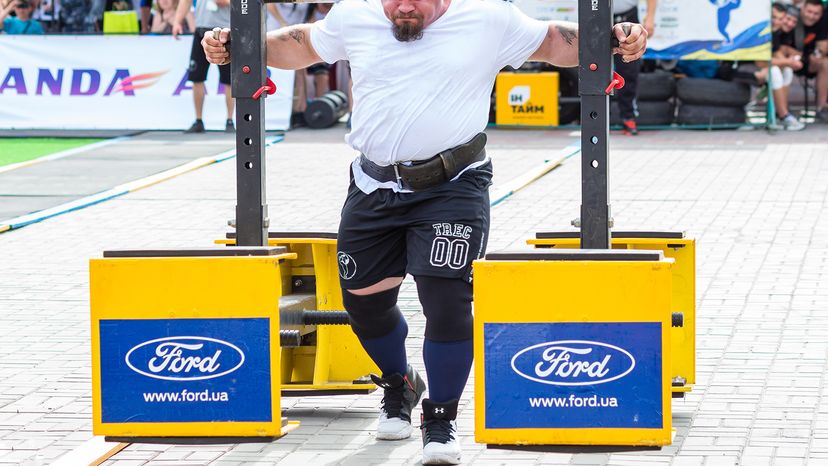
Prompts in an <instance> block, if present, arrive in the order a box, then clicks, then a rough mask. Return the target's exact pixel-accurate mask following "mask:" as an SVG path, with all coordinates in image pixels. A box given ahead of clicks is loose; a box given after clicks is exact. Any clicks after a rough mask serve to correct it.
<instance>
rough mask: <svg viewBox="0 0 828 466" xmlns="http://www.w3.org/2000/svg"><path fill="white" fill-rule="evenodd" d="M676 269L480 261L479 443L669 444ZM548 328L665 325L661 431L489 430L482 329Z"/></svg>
mask: <svg viewBox="0 0 828 466" xmlns="http://www.w3.org/2000/svg"><path fill="white" fill-rule="evenodd" d="M671 262H672V261H668V260H664V261H660V262H592V261H580V262H579V261H487V260H479V261H476V262H475V263H474V277H475V286H474V302H475V323H474V345H475V382H474V387H475V439H476V441H477V442H480V443H487V444H504V445H506V444H511V445H514V444H517V445H533V444H534V445H650V446H653V445H667V444H669V443H670V442H671V437H672V418H671V417H672V411H671V401H672V397H671V393H670V377H669V374H670V367H671V360H670V351H669V350H668V349H669V348H670V344H671V332H670V331H669V329H670V312H669V310H670V304H671V294H670V289H671V282H672V277H671ZM544 322H556V323H558V322H572V323H599V322H610V323H612V322H660V323H661V335H662V348H663V351H662V370H661V373H662V384H661V395H662V414H663V422H662V428H660V429H636V428H573V429H548V428H531V429H523V428H521V429H491V428H487V427H486V403H487V401H488V400H487V399H486V391H485V388H486V385H485V384H486V371H485V367H486V359H485V351H484V349H485V341H484V330H483V329H484V325H485V324H488V323H544Z"/></svg>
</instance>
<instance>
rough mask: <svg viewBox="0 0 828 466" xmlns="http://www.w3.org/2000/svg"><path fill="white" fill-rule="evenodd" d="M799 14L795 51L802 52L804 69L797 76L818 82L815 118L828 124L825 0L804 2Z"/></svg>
mask: <svg viewBox="0 0 828 466" xmlns="http://www.w3.org/2000/svg"><path fill="white" fill-rule="evenodd" d="M799 13H800V21H799V26H798V27H797V30H796V31H795V32H794V34H795V36H794V37H795V38H796V48H797V49H799V50H801V51H802V55H801V61H802V65H803V66H802V69H800V70H799V71H797V72H796V74H797V75H799V76H806V77H807V78H808V79H811V78H816V90H817V114H816V118H817V120H819V121H822V122H823V123H828V14H826V13H825V6H824V5H823V4H822V0H805V2H804V3H803V4H802V8H800V11H799Z"/></svg>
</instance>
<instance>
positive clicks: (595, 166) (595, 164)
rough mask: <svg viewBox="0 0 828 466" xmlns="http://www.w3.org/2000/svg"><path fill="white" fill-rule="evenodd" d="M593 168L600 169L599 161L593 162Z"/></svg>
mask: <svg viewBox="0 0 828 466" xmlns="http://www.w3.org/2000/svg"><path fill="white" fill-rule="evenodd" d="M592 168H598V161H597V160H593V161H592Z"/></svg>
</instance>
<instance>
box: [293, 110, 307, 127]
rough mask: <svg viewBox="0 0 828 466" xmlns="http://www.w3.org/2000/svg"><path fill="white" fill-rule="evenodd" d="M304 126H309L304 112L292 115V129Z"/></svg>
mask: <svg viewBox="0 0 828 466" xmlns="http://www.w3.org/2000/svg"><path fill="white" fill-rule="evenodd" d="M304 126H308V122H307V121H305V114H304V113H298V112H297V113H293V114H291V115H290V129H296V128H302V127H304Z"/></svg>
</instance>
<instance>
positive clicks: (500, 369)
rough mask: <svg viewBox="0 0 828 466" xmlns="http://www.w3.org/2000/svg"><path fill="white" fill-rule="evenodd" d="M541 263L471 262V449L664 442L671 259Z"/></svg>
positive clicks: (668, 424) (543, 259)
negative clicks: (473, 444)
mask: <svg viewBox="0 0 828 466" xmlns="http://www.w3.org/2000/svg"><path fill="white" fill-rule="evenodd" d="M608 252H609V251H608ZM546 254H547V253H546V252H537V253H533V254H531V255H532V256H537V257H532V258H529V259H527V260H521V259H520V258H518V257H515V258H505V259H501V258H495V259H492V255H491V254H490V255H488V256H487V257H486V260H478V261H475V263H474V313H475V316H474V346H475V350H474V357H475V373H474V377H475V413H474V414H475V440H476V441H477V442H479V443H488V444H497V445H668V444H670V442H671V434H672V417H671V416H672V414H671V405H670V403H671V399H672V397H671V393H670V368H671V364H672V360H671V338H672V334H671V331H670V325H671V313H670V305H671V299H672V276H671V268H672V260H670V259H659V260H644V261H625V260H611V261H601V260H575V259H578V257H577V256H573V257H572V258H568V259H566V260H556V258H555V251H549V256H548V257H547V255H546ZM659 257H662V256H661V255H659ZM570 259H572V260H570ZM611 361H612V362H611Z"/></svg>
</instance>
